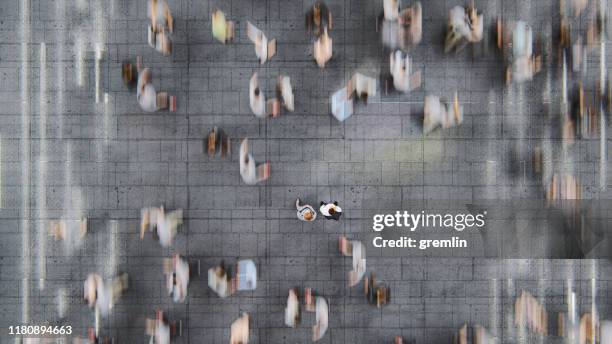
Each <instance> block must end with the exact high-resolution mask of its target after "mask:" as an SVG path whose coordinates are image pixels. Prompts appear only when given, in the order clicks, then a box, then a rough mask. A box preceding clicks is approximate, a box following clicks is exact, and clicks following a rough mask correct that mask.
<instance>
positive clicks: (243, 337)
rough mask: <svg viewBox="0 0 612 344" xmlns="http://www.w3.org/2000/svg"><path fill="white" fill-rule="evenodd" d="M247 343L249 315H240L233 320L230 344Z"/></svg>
mask: <svg viewBox="0 0 612 344" xmlns="http://www.w3.org/2000/svg"><path fill="white" fill-rule="evenodd" d="M248 342H249V315H248V314H247V313H242V316H240V318H238V319H236V320H234V322H233V323H232V326H231V329H230V344H247V343H248Z"/></svg>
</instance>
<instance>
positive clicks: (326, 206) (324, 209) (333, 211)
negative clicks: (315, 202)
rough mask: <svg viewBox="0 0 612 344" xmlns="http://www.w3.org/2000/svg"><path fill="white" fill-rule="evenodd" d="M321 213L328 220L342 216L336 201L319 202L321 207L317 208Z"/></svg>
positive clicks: (338, 218)
mask: <svg viewBox="0 0 612 344" xmlns="http://www.w3.org/2000/svg"><path fill="white" fill-rule="evenodd" d="M319 211H320V212H321V215H323V216H324V217H325V218H326V219H328V220H336V221H338V220H340V216H342V208H340V207H339V206H338V202H336V201H334V202H333V203H325V202H323V201H322V202H321V207H320V208H319Z"/></svg>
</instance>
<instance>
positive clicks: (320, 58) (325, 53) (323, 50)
mask: <svg viewBox="0 0 612 344" xmlns="http://www.w3.org/2000/svg"><path fill="white" fill-rule="evenodd" d="M332 54H333V41H332V39H331V38H330V37H329V35H328V34H327V28H325V29H323V34H322V35H321V37H319V38H317V40H316V41H315V42H314V47H313V56H314V59H315V61H316V62H317V65H318V66H319V67H320V68H324V67H325V64H326V63H327V62H328V61H329V60H330V59H331V58H332Z"/></svg>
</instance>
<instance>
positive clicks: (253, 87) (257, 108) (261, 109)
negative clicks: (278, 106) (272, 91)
mask: <svg viewBox="0 0 612 344" xmlns="http://www.w3.org/2000/svg"><path fill="white" fill-rule="evenodd" d="M249 102H250V105H251V111H253V113H254V114H255V116H257V117H259V118H264V117H268V113H267V111H266V96H265V95H264V94H263V92H262V91H261V89H260V88H259V80H258V79H257V73H254V74H253V76H251V80H250V81H249Z"/></svg>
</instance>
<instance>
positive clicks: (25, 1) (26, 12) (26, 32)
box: [19, 0, 31, 323]
mask: <svg viewBox="0 0 612 344" xmlns="http://www.w3.org/2000/svg"><path fill="white" fill-rule="evenodd" d="M19 8H20V12H21V13H20V21H21V23H20V32H21V71H20V74H21V83H20V86H21V140H20V155H21V211H20V230H21V240H22V241H21V260H22V264H21V273H22V275H21V302H22V310H21V322H22V323H28V321H29V319H30V314H29V302H30V286H29V283H30V263H31V262H30V149H31V147H30V115H31V114H30V103H29V101H30V95H29V92H30V85H29V81H30V64H29V59H30V56H29V49H28V44H29V42H30V2H29V0H21V1H20V4H19Z"/></svg>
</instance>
